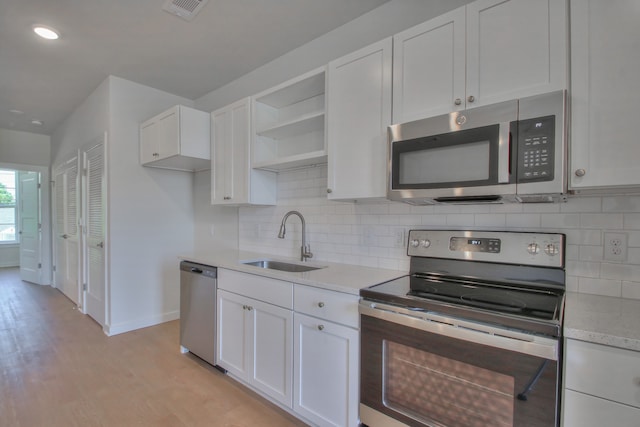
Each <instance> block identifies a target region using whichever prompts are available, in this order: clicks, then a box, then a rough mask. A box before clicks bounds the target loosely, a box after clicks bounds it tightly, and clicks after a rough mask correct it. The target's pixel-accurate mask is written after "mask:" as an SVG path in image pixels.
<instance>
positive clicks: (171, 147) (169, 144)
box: [158, 106, 180, 159]
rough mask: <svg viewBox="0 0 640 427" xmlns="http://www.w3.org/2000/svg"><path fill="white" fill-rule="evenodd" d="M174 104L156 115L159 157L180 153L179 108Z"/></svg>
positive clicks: (163, 157)
mask: <svg viewBox="0 0 640 427" xmlns="http://www.w3.org/2000/svg"><path fill="white" fill-rule="evenodd" d="M179 108H180V107H179V106H175V107H173V108H171V109H169V110H167V111H166V112H165V113H163V114H162V115H160V116H158V153H159V154H160V155H159V157H158V158H159V159H165V158H167V157H171V156H176V155H178V154H180V110H179Z"/></svg>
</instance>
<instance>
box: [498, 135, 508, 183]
mask: <svg viewBox="0 0 640 427" xmlns="http://www.w3.org/2000/svg"><path fill="white" fill-rule="evenodd" d="M510 127H511V124H510V123H509V122H505V123H500V130H499V134H498V138H499V139H498V183H499V184H508V183H509V164H510V163H511V160H510V159H509V157H510V154H511V153H510V151H511V137H510V132H509V131H510Z"/></svg>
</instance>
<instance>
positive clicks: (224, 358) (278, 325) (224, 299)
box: [216, 270, 293, 408]
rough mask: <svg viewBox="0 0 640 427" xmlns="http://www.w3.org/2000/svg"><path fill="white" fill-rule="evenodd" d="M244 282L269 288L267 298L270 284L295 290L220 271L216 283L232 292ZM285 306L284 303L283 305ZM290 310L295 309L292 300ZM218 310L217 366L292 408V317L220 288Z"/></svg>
mask: <svg viewBox="0 0 640 427" xmlns="http://www.w3.org/2000/svg"><path fill="white" fill-rule="evenodd" d="M227 273H230V274H227ZM225 279H227V280H225ZM243 279H246V281H243V282H241V283H240V285H244V287H245V288H251V286H254V285H256V286H263V287H264V288H266V289H262V291H264V292H269V285H271V284H272V283H274V284H276V285H280V284H281V283H282V284H284V285H288V286H289V287H290V288H291V287H292V285H291V284H287V283H286V282H279V281H273V280H270V279H263V280H264V283H261V282H262V281H263V280H262V279H261V278H260V277H259V276H253V275H250V274H247V275H243V274H242V273H236V272H228V271H227V270H219V276H218V280H219V282H220V281H221V280H222V281H223V282H224V285H223V286H225V287H233V285H234V282H235V281H238V280H240V281H242V280H243ZM285 287H286V286H285ZM276 291H277V290H276ZM276 293H277V292H276ZM251 295H253V293H251ZM286 304H287V299H286V298H285V299H284V302H283V305H286ZM288 304H291V297H289V298H288ZM217 307H218V324H217V329H218V330H217V332H218V352H217V359H216V363H217V365H219V366H220V367H222V368H224V369H226V370H227V371H229V373H230V374H232V375H233V376H235V377H237V378H238V379H240V380H242V381H244V382H246V383H247V384H248V385H250V386H252V387H254V388H255V389H257V390H259V391H260V392H262V393H264V394H265V395H266V396H268V397H269V398H271V399H273V400H274V401H276V402H278V403H281V404H283V405H284V406H286V407H289V408H290V407H291V405H292V396H293V387H292V384H293V382H292V381H293V380H292V374H293V312H292V311H291V310H290V309H287V308H283V307H281V306H277V305H274V304H270V303H267V302H264V301H258V300H257V299H253V298H249V297H247V296H244V295H239V294H236V293H233V292H228V291H227V290H224V289H220V288H219V289H218V296H217Z"/></svg>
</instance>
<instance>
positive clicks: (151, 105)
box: [108, 77, 194, 334]
mask: <svg viewBox="0 0 640 427" xmlns="http://www.w3.org/2000/svg"><path fill="white" fill-rule="evenodd" d="M109 93H110V98H111V102H110V106H109V117H110V120H111V126H110V135H109V151H108V159H109V170H108V185H109V202H108V208H109V239H108V241H109V257H110V263H111V269H110V273H111V278H110V280H111V290H110V292H111V313H110V325H109V331H108V332H109V333H110V334H114V333H120V332H126V331H128V330H132V329H137V328H140V327H145V326H149V325H153V324H156V323H160V322H163V321H167V320H173V319H176V318H178V317H179V308H180V305H179V292H180V287H179V284H180V281H179V277H180V276H179V269H178V256H179V255H180V254H184V253H189V252H191V251H192V250H193V245H194V226H193V218H194V207H193V206H194V204H193V174H191V173H188V172H176V171H170V170H164V169H156V168H148V167H143V166H140V164H139V146H138V140H139V130H138V125H139V123H140V122H142V121H144V120H146V119H148V118H149V117H152V116H154V115H155V114H158V113H160V112H162V111H164V110H166V109H167V108H169V107H171V106H173V105H175V104H183V105H187V106H191V105H192V104H193V102H192V101H190V100H188V99H185V98H181V97H178V96H175V95H171V94H169V93H166V92H162V91H159V90H156V89H153V88H150V87H147V86H142V85H139V84H136V83H133V82H129V81H127V80H123V79H120V78H117V77H111V78H110V92H109Z"/></svg>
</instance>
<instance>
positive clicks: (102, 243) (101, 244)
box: [96, 242, 104, 248]
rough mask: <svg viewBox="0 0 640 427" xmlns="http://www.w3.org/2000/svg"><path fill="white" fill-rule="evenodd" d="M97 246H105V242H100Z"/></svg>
mask: <svg viewBox="0 0 640 427" xmlns="http://www.w3.org/2000/svg"><path fill="white" fill-rule="evenodd" d="M96 246H97V247H99V248H104V242H100V243H98V244H97V245H96Z"/></svg>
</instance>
